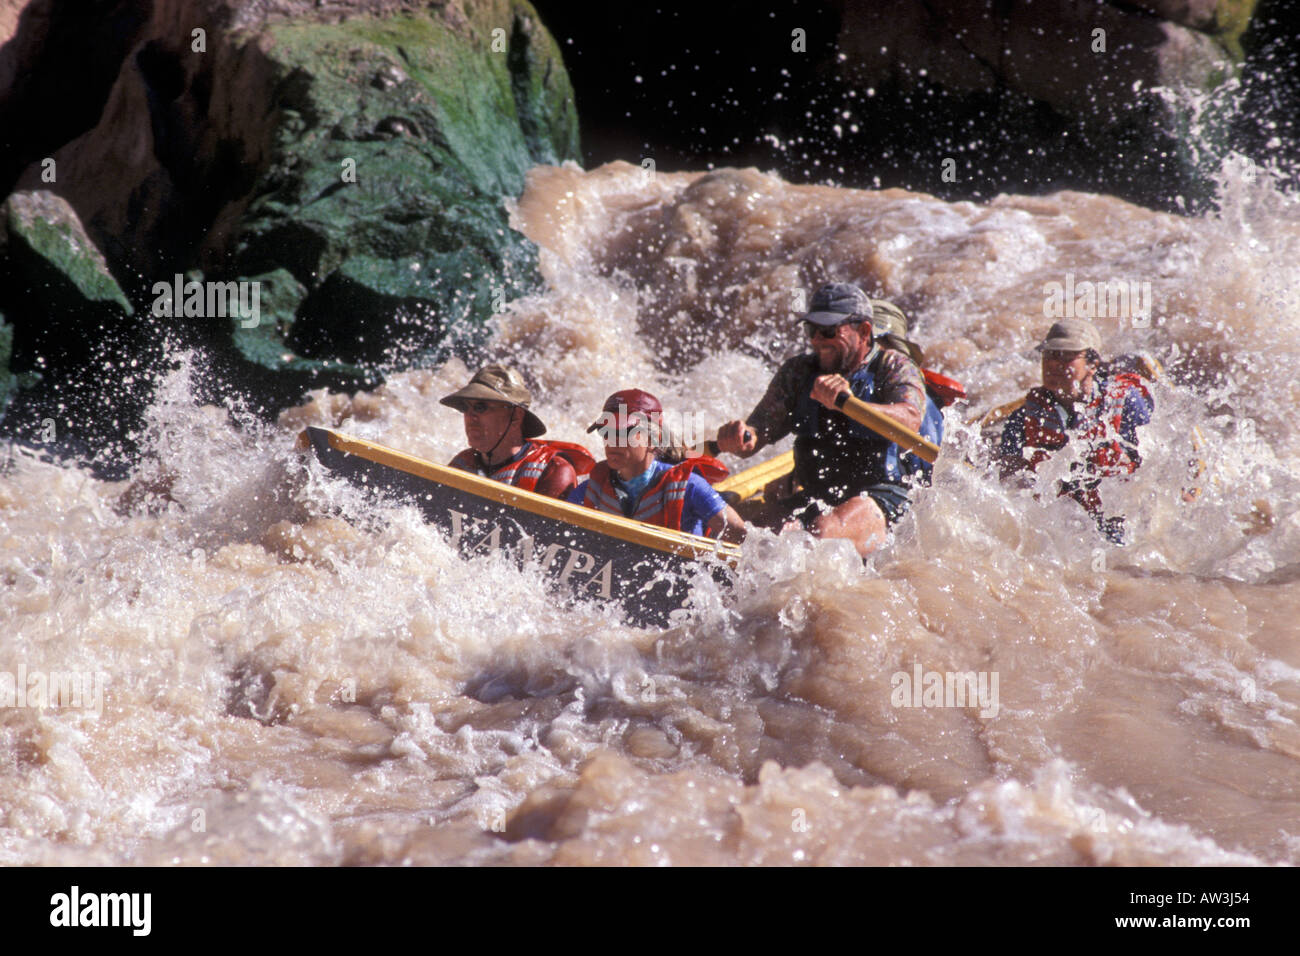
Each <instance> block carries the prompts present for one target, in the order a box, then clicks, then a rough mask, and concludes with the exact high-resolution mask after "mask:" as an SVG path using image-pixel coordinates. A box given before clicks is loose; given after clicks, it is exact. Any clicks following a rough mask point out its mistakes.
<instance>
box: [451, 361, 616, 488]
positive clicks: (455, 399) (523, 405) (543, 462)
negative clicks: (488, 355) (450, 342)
mask: <svg viewBox="0 0 1300 956" xmlns="http://www.w3.org/2000/svg"><path fill="white" fill-rule="evenodd" d="M441 401H442V404H443V405H447V406H450V407H451V408H454V409H456V410H457V411H458V412H461V413H462V414H463V415H464V416H465V437H466V438H467V439H468V440H469V447H468V448H466V449H465V450H464V451H462V452H460V453H459V454H458V455H456V457H455V458H453V459H452V460H451V466H452V467H453V468H460V469H462V470H464V471H469V472H473V473H474V474H478V475H483V476H485V477H487V478H492V479H493V480H495V481H500V482H503V483H504V484H507V485H514V486H515V487H517V488H523V489H524V490H526V491H535V492H537V493H538V494H541V495H548V496H549V497H552V498H563V497H564V496H565V495H567V494H568V493H569V492H571V491H572V490H573V489H574V487H576V486H577V484H578V476H579V475H585V474H586V473H587V472H589V471H591V468H592V466H593V465H594V464H595V463H596V462H595V459H594V458H592V456H591V454H590V452H588V451H587V450H586V449H585V448H583V447H582V446H581V445H575V444H572V443H570V442H561V441H543V440H540V439H539V438H538V436H540V435H543V434H545V432H546V426H545V425H544V424H542V420H541V419H540V418H538V417H537V416H536V415H535V414H533V412H532V411H530V410H529V407H528V406H529V405H531V404H532V395H531V394H530V393H529V391H528V388H527V386H526V385H524V380H523V377H522V376H521V375H520V374H519V373H518V372H516V371H515V370H514V369H512V368H506V367H505V366H503V365H487V366H484V367H483V368H481V369H479V370H478V372H477V373H475V375H474V377H473V378H472V379H470V382H469V384H468V385H466V386H465V387H464V388H462V389H460V390H459V391H457V392H452V393H451V394H450V395H448V396H446V397H445V398H443V399H442V400H441Z"/></svg>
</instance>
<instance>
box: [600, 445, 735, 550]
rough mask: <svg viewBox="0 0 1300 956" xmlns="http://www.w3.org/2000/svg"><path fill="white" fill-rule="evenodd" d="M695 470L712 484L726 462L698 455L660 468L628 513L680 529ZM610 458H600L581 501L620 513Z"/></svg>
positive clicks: (723, 474)
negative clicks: (663, 469)
mask: <svg viewBox="0 0 1300 956" xmlns="http://www.w3.org/2000/svg"><path fill="white" fill-rule="evenodd" d="M692 471H698V472H699V473H700V475H701V476H702V477H703V478H704V480H705V481H707V482H709V484H713V482H715V481H721V480H722V479H723V478H725V477H727V466H726V465H724V464H723V463H722V462H720V461H718V460H717V459H716V458H710V457H709V456H708V455H698V456H696V457H695V458H687V459H686V460H685V461H683V462H681V463H680V464H677V465H673V466H672V467H670V468H668V469H666V470H665V471H663V472H661V473H660V475H659V477H658V478H656V479H655V480H654V481H653V482H652V483H651V484H650V487H649V488H647V489H646V490H645V493H644V494H642V495H641V500H640V501H638V502H637V505H636V511H634V512H632V514H631V515H628V516H627V517H630V518H635V519H636V520H637V521H646V522H649V523H650V524H657V525H659V526H661V527H664V528H671V529H672V530H674V531H681V530H682V509H683V508H684V507H685V505H686V484H687V482H688V481H689V480H690V477H691V472H692ZM611 474H612V470H611V469H610V467H609V462H607V461H602V462H601V463H600V464H599V465H597V466H596V467H595V468H593V469H592V470H591V474H590V475H588V476H587V494H586V496H585V497H584V498H583V499H582V503H583V504H584V505H586V506H587V507H588V508H595V509H596V510H597V511H604V512H607V513H609V514H616V515H621V514H623V504H622V502H621V501H619V497H618V492H617V491H615V490H614V482H613V481H612V480H611Z"/></svg>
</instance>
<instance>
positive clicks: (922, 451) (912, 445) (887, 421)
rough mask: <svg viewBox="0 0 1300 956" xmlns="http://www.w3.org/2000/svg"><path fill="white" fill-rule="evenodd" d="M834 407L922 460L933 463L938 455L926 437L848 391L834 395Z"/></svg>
mask: <svg viewBox="0 0 1300 956" xmlns="http://www.w3.org/2000/svg"><path fill="white" fill-rule="evenodd" d="M835 407H836V408H838V409H839V410H840V411H842V412H843V413H844V414H845V415H847V416H849V418H851V419H853V420H854V421H855V422H857V423H858V424H859V425H862V426H863V427H865V428H870V429H871V430H872V431H873V432H875V433H876V434H877V435H880V436H882V437H884V438H888V439H889V440H890V441H892V442H893V443H894V444H896V445H897V446H898V447H899V448H900V449H902V450H903V451H910V452H912V453H913V454H914V455H916V457H918V458H920V459H921V460H922V461H927V462H929V463H930V464H932V465H933V464H934V460H935V459H936V458H938V457H939V446H938V445H936V444H935V443H934V442H932V441H930V440H929V439H928V438H922V437H921V435H920V434H919V433H918V432H914V431H912V429H910V428H908V427H907V426H906V425H901V424H899V423H898V422H896V421H894V420H893V419H892V418H890V417H889V416H888V415H885V414H883V413H882V412H878V411H876V410H875V409H874V408H873V407H871V406H870V405H868V404H867V403H866V402H864V401H862V399H860V398H855V397H854V396H853V395H852V393H850V392H840V393H839V395H837V396H836V397H835Z"/></svg>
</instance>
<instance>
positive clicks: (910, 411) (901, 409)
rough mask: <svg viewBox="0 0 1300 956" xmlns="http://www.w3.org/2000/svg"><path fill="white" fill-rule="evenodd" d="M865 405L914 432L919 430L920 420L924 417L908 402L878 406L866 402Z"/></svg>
mask: <svg viewBox="0 0 1300 956" xmlns="http://www.w3.org/2000/svg"><path fill="white" fill-rule="evenodd" d="M867 404H868V405H870V406H871V407H872V408H874V409H875V410H876V411H878V412H880V413H881V414H884V415H888V416H889V417H890V418H892V419H893V420H894V421H896V422H898V423H899V424H900V425H906V426H907V427H908V428H910V429H912V431H914V432H919V431H920V430H921V419H922V418H924V415H923V414H922V413H921V412H920V411H918V410H917V408H916V406H915V405H912V404H911V403H909V402H896V403H895V404H893V405H878V404H876V403H875V402H867Z"/></svg>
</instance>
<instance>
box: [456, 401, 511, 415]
mask: <svg viewBox="0 0 1300 956" xmlns="http://www.w3.org/2000/svg"><path fill="white" fill-rule="evenodd" d="M504 407H505V405H504V403H503V402H484V401H477V402H466V403H465V404H464V405H462V406H461V410H462V411H465V412H473V413H474V414H475V415H483V414H486V413H487V412H490V411H492V410H494V409H497V408H504Z"/></svg>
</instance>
